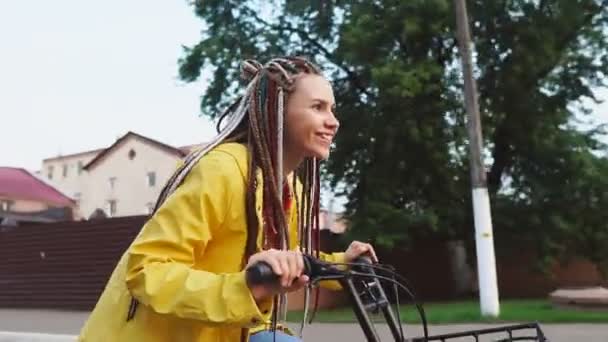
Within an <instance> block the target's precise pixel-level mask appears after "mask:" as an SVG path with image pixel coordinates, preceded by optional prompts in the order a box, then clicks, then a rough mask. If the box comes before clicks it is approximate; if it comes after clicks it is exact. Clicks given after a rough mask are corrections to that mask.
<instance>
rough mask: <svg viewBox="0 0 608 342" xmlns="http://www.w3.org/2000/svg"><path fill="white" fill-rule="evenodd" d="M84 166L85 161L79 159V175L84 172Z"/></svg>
mask: <svg viewBox="0 0 608 342" xmlns="http://www.w3.org/2000/svg"><path fill="white" fill-rule="evenodd" d="M83 168H84V163H83V162H82V161H81V160H79V161H78V174H79V175H80V174H82V170H83Z"/></svg>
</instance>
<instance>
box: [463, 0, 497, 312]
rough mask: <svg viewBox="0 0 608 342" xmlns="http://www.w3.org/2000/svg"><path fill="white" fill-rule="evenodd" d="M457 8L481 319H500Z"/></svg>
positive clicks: (466, 36)
mask: <svg viewBox="0 0 608 342" xmlns="http://www.w3.org/2000/svg"><path fill="white" fill-rule="evenodd" d="M454 5H455V8H456V28H457V30H458V32H457V37H458V45H459V50H460V55H461V61H462V73H463V80H464V95H465V96H464V103H465V107H466V110H467V114H468V115H467V118H468V120H467V125H468V132H469V156H470V163H471V183H472V188H473V215H474V217H475V247H476V249H477V274H478V276H477V277H478V281H479V301H480V307H481V314H482V316H493V317H497V316H498V315H499V314H500V305H499V302H498V284H497V279H496V260H495V256H494V236H493V233H492V215H491V214H490V197H489V195H488V187H487V185H486V183H487V182H486V171H485V166H484V163H483V160H482V153H481V152H482V151H483V139H482V135H481V119H480V117H479V103H478V102H477V89H476V87H475V80H474V79H473V67H472V58H471V50H470V46H471V36H470V33H469V22H468V15H467V8H466V4H465V0H454Z"/></svg>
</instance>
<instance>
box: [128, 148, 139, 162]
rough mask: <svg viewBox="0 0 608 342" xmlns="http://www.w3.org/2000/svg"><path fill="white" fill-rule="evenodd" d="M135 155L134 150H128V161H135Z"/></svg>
mask: <svg viewBox="0 0 608 342" xmlns="http://www.w3.org/2000/svg"><path fill="white" fill-rule="evenodd" d="M136 154H137V153H135V150H134V149H130V150H129V160H133V159H135V155H136Z"/></svg>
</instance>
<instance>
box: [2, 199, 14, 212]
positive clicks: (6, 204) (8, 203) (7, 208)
mask: <svg viewBox="0 0 608 342" xmlns="http://www.w3.org/2000/svg"><path fill="white" fill-rule="evenodd" d="M14 203H15V202H13V201H8V200H5V201H0V210H2V211H10V210H11V209H12V208H13V204H14Z"/></svg>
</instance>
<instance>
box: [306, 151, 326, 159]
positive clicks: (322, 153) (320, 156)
mask: <svg viewBox="0 0 608 342" xmlns="http://www.w3.org/2000/svg"><path fill="white" fill-rule="evenodd" d="M310 156H311V157H314V158H317V159H319V160H326V159H327V158H329V149H317V150H315V151H313V152H312V153H311V155H310Z"/></svg>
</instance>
